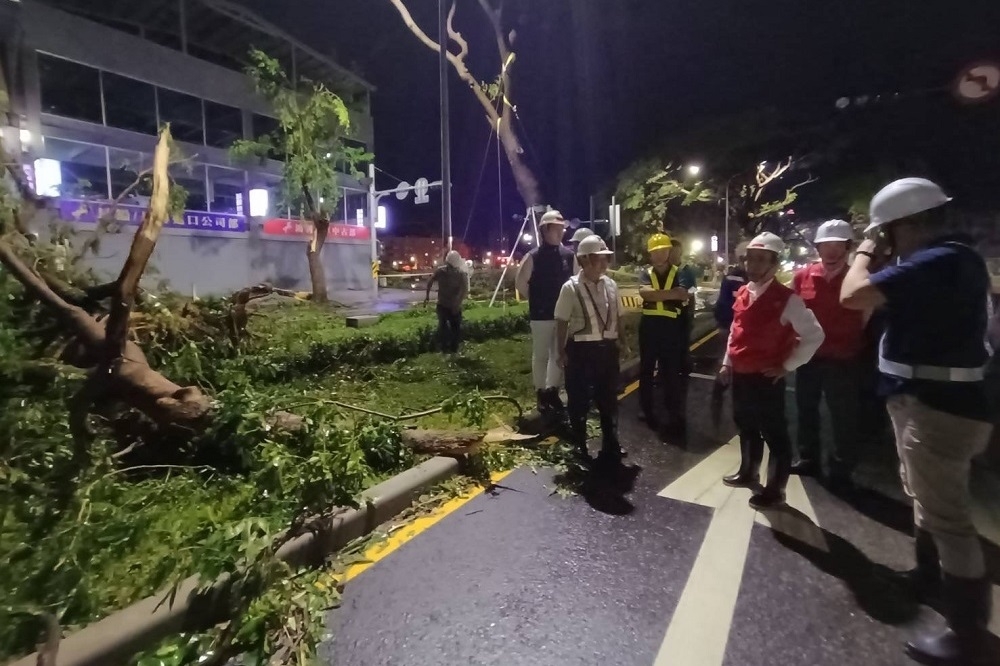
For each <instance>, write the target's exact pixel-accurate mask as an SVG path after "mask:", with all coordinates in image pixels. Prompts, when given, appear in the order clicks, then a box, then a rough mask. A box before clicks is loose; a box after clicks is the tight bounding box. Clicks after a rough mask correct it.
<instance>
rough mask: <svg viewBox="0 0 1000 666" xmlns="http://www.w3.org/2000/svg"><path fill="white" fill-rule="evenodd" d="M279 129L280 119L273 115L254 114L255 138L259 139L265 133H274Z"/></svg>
mask: <svg viewBox="0 0 1000 666" xmlns="http://www.w3.org/2000/svg"><path fill="white" fill-rule="evenodd" d="M277 130H278V119H277V118H272V117H271V116H262V115H260V114H259V113H255V114H253V138H255V139H259V138H260V137H262V136H264V135H265V134H274V132H276V131H277Z"/></svg>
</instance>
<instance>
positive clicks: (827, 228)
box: [813, 220, 854, 245]
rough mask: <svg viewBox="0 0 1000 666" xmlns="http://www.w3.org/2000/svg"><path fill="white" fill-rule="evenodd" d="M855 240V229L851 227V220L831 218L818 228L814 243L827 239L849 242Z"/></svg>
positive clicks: (823, 241) (824, 241)
mask: <svg viewBox="0 0 1000 666" xmlns="http://www.w3.org/2000/svg"><path fill="white" fill-rule="evenodd" d="M853 240H854V229H852V228H851V223H850V222H845V221H843V220H829V221H827V222H824V223H823V224H821V225H819V229H817V230H816V237H815V238H813V243H814V244H816V245H819V244H820V243H826V242H827V241H840V242H847V243H849V242H851V241H853Z"/></svg>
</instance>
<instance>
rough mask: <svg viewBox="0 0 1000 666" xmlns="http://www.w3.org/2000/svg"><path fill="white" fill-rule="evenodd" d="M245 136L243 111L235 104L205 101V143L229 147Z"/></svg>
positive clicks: (217, 146)
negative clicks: (228, 104)
mask: <svg viewBox="0 0 1000 666" xmlns="http://www.w3.org/2000/svg"><path fill="white" fill-rule="evenodd" d="M242 138H243V112H242V111H240V110H239V109H237V108H236V107H233V106H226V105H225V104H217V103H216V102H208V101H206V102H205V143H206V144H207V145H209V146H215V147H216V148H229V147H230V146H232V145H233V142H234V141H236V140H237V139H242Z"/></svg>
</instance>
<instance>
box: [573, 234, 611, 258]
mask: <svg viewBox="0 0 1000 666" xmlns="http://www.w3.org/2000/svg"><path fill="white" fill-rule="evenodd" d="M591 254H614V252H612V251H611V250H609V249H608V245H607V243H605V242H604V239H603V238H601V237H600V236H598V235H596V234H594V235H591V236H587V237H586V238H584V239H583V240H582V241H580V245H579V247H577V248H576V255H577V256H578V257H586V256H588V255H591Z"/></svg>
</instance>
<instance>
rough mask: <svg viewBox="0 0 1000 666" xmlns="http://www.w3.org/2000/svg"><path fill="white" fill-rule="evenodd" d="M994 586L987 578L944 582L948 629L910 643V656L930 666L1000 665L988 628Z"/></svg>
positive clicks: (943, 595)
mask: <svg viewBox="0 0 1000 666" xmlns="http://www.w3.org/2000/svg"><path fill="white" fill-rule="evenodd" d="M992 588H993V584H992V582H991V581H990V580H989V579H987V578H958V577H955V576H949V575H947V574H946V575H945V576H944V577H943V578H942V586H941V592H942V601H943V605H944V608H943V610H944V616H945V619H946V620H947V621H948V628H947V629H946V630H945V631H943V632H937V633H934V632H928V633H924V634H922V635H920V636H917V637H916V638H914V639H912V640H910V641H908V642H907V643H906V654H908V655H909V656H910V658H912V659H913V660H915V661H917V662H919V663H921V664H929V665H930V666H959V665H961V666H980V665H982V666H986V665H987V664H996V663H997V660H998V658H1000V655H998V654H996V650H995V647H994V640H993V639H992V635H991V634H990V633H989V630H988V629H987V628H986V627H987V624H988V623H989V619H990V609H991V607H992V594H993V590H992Z"/></svg>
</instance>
